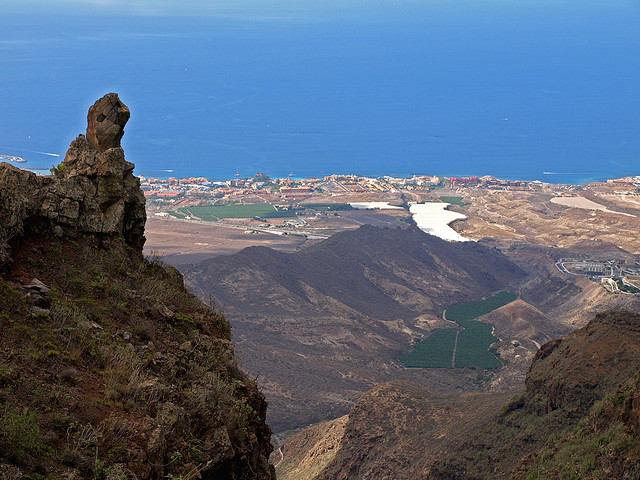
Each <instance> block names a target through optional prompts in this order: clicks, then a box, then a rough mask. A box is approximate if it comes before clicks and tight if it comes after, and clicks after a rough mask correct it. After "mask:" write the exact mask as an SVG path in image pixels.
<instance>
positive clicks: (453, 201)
mask: <svg viewBox="0 0 640 480" xmlns="http://www.w3.org/2000/svg"><path fill="white" fill-rule="evenodd" d="M440 200H442V201H443V202H445V203H450V204H451V205H460V206H461V207H464V206H465V205H470V204H469V203H467V202H463V201H462V197H440Z"/></svg>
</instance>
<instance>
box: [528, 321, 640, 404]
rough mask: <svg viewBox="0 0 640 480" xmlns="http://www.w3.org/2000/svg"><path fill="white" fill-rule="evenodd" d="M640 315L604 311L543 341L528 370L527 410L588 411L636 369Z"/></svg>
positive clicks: (638, 353) (639, 348)
mask: <svg viewBox="0 0 640 480" xmlns="http://www.w3.org/2000/svg"><path fill="white" fill-rule="evenodd" d="M639 356H640V315H638V314H637V313H631V312H603V313H600V314H598V315H597V316H596V317H595V318H594V319H593V320H592V321H591V322H589V324H588V325H587V326H585V327H584V328H581V329H580V330H578V331H576V332H574V333H572V334H571V335H569V336H567V337H565V338H562V339H558V340H554V341H552V342H549V343H548V344H546V345H543V346H542V348H541V349H540V351H539V352H538V353H537V354H536V356H535V357H534V359H533V363H532V364H531V368H530V370H529V373H528V374H527V380H526V385H527V396H526V406H525V408H526V409H527V410H530V411H534V412H535V413H538V414H543V413H547V412H551V411H553V410H556V409H559V408H561V409H563V410H564V411H565V412H566V413H567V414H569V415H573V416H580V415H584V414H585V413H586V412H587V411H588V409H589V408H591V406H592V405H593V403H594V402H595V401H596V400H598V399H600V398H601V397H602V395H603V392H606V391H611V390H614V389H615V388H617V386H618V384H619V382H620V381H621V379H622V380H624V379H627V378H630V377H632V376H633V375H634V374H635V372H637V371H638V358H639Z"/></svg>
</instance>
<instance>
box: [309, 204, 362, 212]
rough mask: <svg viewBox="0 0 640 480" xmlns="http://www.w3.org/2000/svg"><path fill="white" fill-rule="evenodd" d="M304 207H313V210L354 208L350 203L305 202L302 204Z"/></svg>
mask: <svg viewBox="0 0 640 480" xmlns="http://www.w3.org/2000/svg"><path fill="white" fill-rule="evenodd" d="M302 206H303V207H304V208H311V209H313V210H330V211H340V210H353V209H354V208H353V207H352V206H351V204H349V203H305V204H303V205H302Z"/></svg>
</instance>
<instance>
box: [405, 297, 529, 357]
mask: <svg viewBox="0 0 640 480" xmlns="http://www.w3.org/2000/svg"><path fill="white" fill-rule="evenodd" d="M517 298H518V297H517V295H514V294H513V293H509V292H500V293H498V294H496V295H494V296H492V297H488V298H485V299H484V300H479V301H476V302H467V303H461V304H458V305H454V306H453V307H451V308H448V309H447V310H446V312H445V318H446V319H447V320H453V321H454V322H456V323H457V324H458V328H457V329H456V328H447V329H438V330H435V331H434V332H433V333H431V335H429V336H428V337H426V338H424V339H423V340H421V341H420V342H418V343H417V344H416V346H415V347H414V349H413V350H412V351H411V352H410V353H408V354H405V355H402V356H401V357H400V361H401V362H402V363H403V364H404V366H405V367H413V368H416V367H417V368H449V367H451V366H452V358H453V352H454V345H456V352H455V363H454V366H455V367H457V368H479V369H490V368H498V367H500V366H501V365H502V363H501V362H500V360H499V359H498V358H497V357H496V356H495V355H494V354H493V353H492V352H490V351H489V347H490V346H491V344H492V343H494V342H496V341H497V340H498V339H497V338H496V337H494V336H493V335H492V334H491V325H487V324H486V323H482V322H479V321H477V320H475V318H477V317H480V316H482V315H486V314H487V313H490V312H492V311H494V310H496V309H498V308H500V307H502V306H504V305H507V304H508V303H511V302H513V301H514V300H516V299H517ZM456 334H457V336H458V339H457V342H456V341H455V340H456Z"/></svg>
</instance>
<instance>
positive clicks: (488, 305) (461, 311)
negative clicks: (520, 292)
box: [445, 292, 518, 327]
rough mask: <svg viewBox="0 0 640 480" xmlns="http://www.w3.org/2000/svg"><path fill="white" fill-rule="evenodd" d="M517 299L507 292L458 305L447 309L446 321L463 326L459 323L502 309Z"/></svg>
mask: <svg viewBox="0 0 640 480" xmlns="http://www.w3.org/2000/svg"><path fill="white" fill-rule="evenodd" d="M517 298H518V296H517V295H514V294H513V293H509V292H500V293H497V294H495V295H494V296H493V297H488V298H485V299H484V300H478V301H475V302H467V303H460V304H458V305H454V306H453V307H451V308H448V309H447V311H446V314H445V315H446V318H447V320H453V321H454V322H456V323H457V324H459V325H462V326H463V327H464V326H465V325H463V324H462V323H461V322H464V321H465V320H473V319H474V318H477V317H480V316H482V315H486V314H487V313H490V312H493V311H494V310H497V309H498V308H500V307H504V306H505V305H507V304H508V303H511V302H513V301H514V300H516V299H517Z"/></svg>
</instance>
